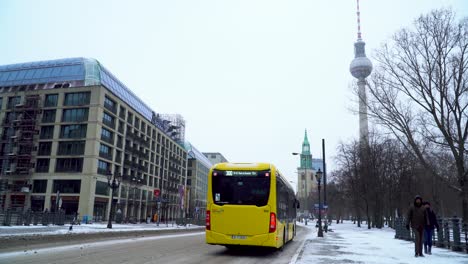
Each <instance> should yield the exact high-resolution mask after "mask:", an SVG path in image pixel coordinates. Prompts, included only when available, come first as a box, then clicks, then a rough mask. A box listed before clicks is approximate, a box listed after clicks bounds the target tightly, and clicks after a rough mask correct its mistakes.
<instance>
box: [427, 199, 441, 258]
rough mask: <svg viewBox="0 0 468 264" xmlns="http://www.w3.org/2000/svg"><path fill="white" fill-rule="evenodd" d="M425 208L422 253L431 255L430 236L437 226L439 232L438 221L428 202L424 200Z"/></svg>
mask: <svg viewBox="0 0 468 264" xmlns="http://www.w3.org/2000/svg"><path fill="white" fill-rule="evenodd" d="M424 207H425V208H426V218H427V219H426V226H425V227H424V253H426V254H429V255H431V254H432V252H431V249H432V236H433V234H434V228H437V232H439V223H437V217H436V215H435V213H434V211H433V210H432V208H431V204H430V203H429V202H424Z"/></svg>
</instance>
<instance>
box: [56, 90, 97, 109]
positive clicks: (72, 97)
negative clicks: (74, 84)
mask: <svg viewBox="0 0 468 264" xmlns="http://www.w3.org/2000/svg"><path fill="white" fill-rule="evenodd" d="M90 99H91V93H90V92H81V93H67V94H65V101H64V102H63V105H65V106H71V105H89V102H90Z"/></svg>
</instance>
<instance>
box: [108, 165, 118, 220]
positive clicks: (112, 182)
mask: <svg viewBox="0 0 468 264" xmlns="http://www.w3.org/2000/svg"><path fill="white" fill-rule="evenodd" d="M117 178H120V174H119V173H117ZM107 186H109V189H110V190H111V192H112V193H111V201H110V202H111V204H110V206H111V207H110V210H109V218H108V222H107V228H112V218H114V217H113V216H114V214H113V213H114V212H113V211H114V193H115V190H117V189H118V188H119V187H120V179H116V175H115V174H112V173H111V172H110V171H109V172H108V173H107Z"/></svg>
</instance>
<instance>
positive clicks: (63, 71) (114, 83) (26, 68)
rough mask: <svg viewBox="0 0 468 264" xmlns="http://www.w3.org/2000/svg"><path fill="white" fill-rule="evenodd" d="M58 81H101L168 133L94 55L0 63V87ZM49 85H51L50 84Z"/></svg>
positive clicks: (77, 84)
mask: <svg viewBox="0 0 468 264" xmlns="http://www.w3.org/2000/svg"><path fill="white" fill-rule="evenodd" d="M62 83H67V86H59V87H58V88H64V87H69V88H73V87H82V86H97V85H102V86H104V87H106V88H107V89H109V90H110V91H111V92H112V93H114V94H115V95H116V96H117V97H118V98H120V99H121V100H123V101H125V102H126V103H127V104H129V105H130V106H131V107H132V108H133V109H135V110H136V111H137V112H139V113H140V114H141V115H142V116H144V117H145V118H146V119H148V121H150V122H152V123H153V124H154V125H156V126H158V127H159V128H160V129H161V130H162V131H164V132H166V133H168V129H169V124H168V122H167V121H166V120H163V119H162V118H159V116H157V115H156V114H155V113H154V111H153V110H152V109H151V108H150V107H149V106H148V105H147V104H145V103H144V102H143V101H142V100H141V99H140V98H139V97H138V96H136V95H135V94H134V93H133V92H132V91H131V90H130V89H129V88H128V87H127V86H125V84H123V83H122V82H121V81H120V80H119V79H117V78H116V77H115V76H114V75H113V74H112V73H111V72H110V71H108V70H107V69H106V68H105V67H104V66H103V65H102V64H101V63H100V62H99V61H97V60H96V59H92V58H67V59H59V60H49V61H36V62H27V63H18V64H10V65H3V66H0V87H8V86H10V87H12V86H20V87H26V86H28V85H32V84H62ZM45 87H46V86H45ZM49 88H54V86H53V85H52V86H50V87H49ZM24 89H26V88H24ZM34 89H37V88H34ZM42 89H48V88H42ZM171 137H172V136H171Z"/></svg>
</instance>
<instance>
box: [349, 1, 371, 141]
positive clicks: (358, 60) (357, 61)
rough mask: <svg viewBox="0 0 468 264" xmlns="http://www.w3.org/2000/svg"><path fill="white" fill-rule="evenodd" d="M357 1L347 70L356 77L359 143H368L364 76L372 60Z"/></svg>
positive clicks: (365, 76) (367, 73)
mask: <svg viewBox="0 0 468 264" xmlns="http://www.w3.org/2000/svg"><path fill="white" fill-rule="evenodd" d="M356 1H357V12H356V14H357V25H358V28H357V29H358V31H357V41H356V42H355V43H354V59H353V61H351V64H350V65H349V71H350V72H351V74H352V75H353V76H354V78H356V79H358V82H357V84H358V96H359V142H360V143H361V145H363V144H364V146H367V145H368V144H369V128H368V121H367V96H366V78H367V77H368V76H369V75H370V74H371V72H372V62H371V61H370V60H369V59H368V58H367V57H366V49H365V46H366V43H365V42H364V41H363V40H362V37H361V13H360V12H359V0H356Z"/></svg>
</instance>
